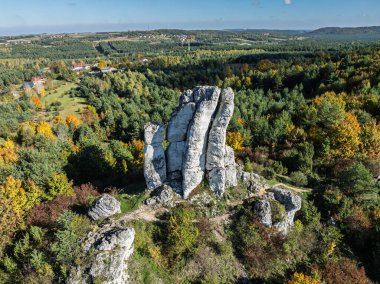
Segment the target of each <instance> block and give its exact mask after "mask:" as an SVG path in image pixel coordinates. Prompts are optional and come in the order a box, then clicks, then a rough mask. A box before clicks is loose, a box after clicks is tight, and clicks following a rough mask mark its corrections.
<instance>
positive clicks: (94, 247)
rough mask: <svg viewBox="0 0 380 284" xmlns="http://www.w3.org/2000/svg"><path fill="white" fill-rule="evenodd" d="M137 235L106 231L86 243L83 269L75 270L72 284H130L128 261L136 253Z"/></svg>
mask: <svg viewBox="0 0 380 284" xmlns="http://www.w3.org/2000/svg"><path fill="white" fill-rule="evenodd" d="M134 238H135V231H134V230H133V229H131V228H115V227H106V228H104V229H102V230H101V231H99V232H98V233H95V234H94V235H90V236H89V238H88V239H87V240H86V241H85V243H84V246H83V247H84V250H83V263H84V264H83V265H82V266H78V267H75V268H73V269H72V270H71V273H70V277H69V279H68V281H67V283H69V284H87V283H95V282H96V283H104V284H106V283H107V284H124V283H128V273H127V268H128V267H127V261H128V259H129V257H130V256H131V255H132V253H133V241H134Z"/></svg>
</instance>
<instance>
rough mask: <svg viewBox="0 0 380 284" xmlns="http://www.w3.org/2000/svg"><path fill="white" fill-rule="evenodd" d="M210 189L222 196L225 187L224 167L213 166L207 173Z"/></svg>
mask: <svg viewBox="0 0 380 284" xmlns="http://www.w3.org/2000/svg"><path fill="white" fill-rule="evenodd" d="M208 181H209V184H210V189H211V190H212V191H213V192H215V194H217V195H218V196H223V194H224V191H225V189H226V169H225V168H214V169H212V170H211V171H209V173H208Z"/></svg>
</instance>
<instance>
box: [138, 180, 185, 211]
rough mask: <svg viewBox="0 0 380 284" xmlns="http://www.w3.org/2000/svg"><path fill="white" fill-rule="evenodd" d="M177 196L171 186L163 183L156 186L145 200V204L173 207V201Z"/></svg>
mask: <svg viewBox="0 0 380 284" xmlns="http://www.w3.org/2000/svg"><path fill="white" fill-rule="evenodd" d="M178 197H179V196H178V194H176V193H175V191H174V190H173V188H172V187H171V186H169V185H166V184H164V185H163V186H161V187H159V188H157V189H156V190H155V191H154V192H153V194H152V196H151V197H150V198H148V199H147V200H145V204H146V205H148V206H152V207H158V206H164V207H169V208H170V207H174V205H175V203H174V201H175V199H176V198H178Z"/></svg>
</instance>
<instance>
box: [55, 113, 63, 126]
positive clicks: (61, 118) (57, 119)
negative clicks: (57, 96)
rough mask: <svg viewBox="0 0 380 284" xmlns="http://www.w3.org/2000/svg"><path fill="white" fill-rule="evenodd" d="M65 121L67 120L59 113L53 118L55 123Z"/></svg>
mask: <svg viewBox="0 0 380 284" xmlns="http://www.w3.org/2000/svg"><path fill="white" fill-rule="evenodd" d="M64 123H65V120H64V119H63V117H62V116H60V115H57V116H56V117H54V119H53V124H54V125H57V124H64Z"/></svg>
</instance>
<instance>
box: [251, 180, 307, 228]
mask: <svg viewBox="0 0 380 284" xmlns="http://www.w3.org/2000/svg"><path fill="white" fill-rule="evenodd" d="M271 200H274V201H277V202H279V203H280V204H282V205H283V206H284V207H285V213H284V215H283V216H281V217H282V220H281V221H279V222H276V223H274V224H273V223H272V220H273V216H272V208H271V203H270V201H271ZM301 202H302V199H301V197H300V196H298V195H297V194H295V193H293V192H292V191H290V190H287V189H283V188H272V189H270V190H269V191H268V193H267V194H266V195H265V196H264V199H263V200H259V201H258V202H256V204H255V206H254V210H255V211H256V213H257V215H258V217H259V220H260V222H261V223H262V224H264V225H266V226H268V227H272V226H273V227H275V228H276V229H277V230H278V231H279V232H280V233H281V234H283V235H287V234H288V233H289V231H290V230H291V229H292V228H293V226H294V216H295V214H296V212H297V211H298V210H300V209H301Z"/></svg>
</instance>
